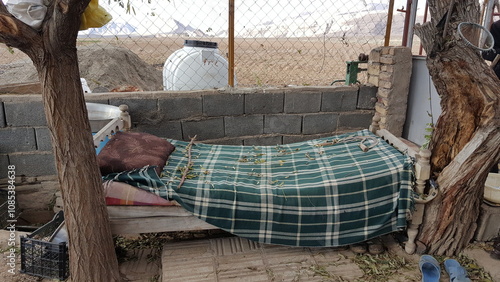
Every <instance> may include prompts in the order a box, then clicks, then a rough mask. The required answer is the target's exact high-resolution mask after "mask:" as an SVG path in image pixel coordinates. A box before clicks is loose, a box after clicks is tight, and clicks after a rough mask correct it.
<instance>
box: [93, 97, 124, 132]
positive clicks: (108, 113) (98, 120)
mask: <svg viewBox="0 0 500 282" xmlns="http://www.w3.org/2000/svg"><path fill="white" fill-rule="evenodd" d="M85 104H86V106H87V113H88V116H89V121H90V128H91V129H92V132H97V131H99V129H101V128H103V127H104V126H105V125H106V124H108V122H110V121H111V120H112V119H114V118H117V117H119V116H120V114H121V111H120V108H118V107H116V106H111V105H106V104H97V103H85Z"/></svg>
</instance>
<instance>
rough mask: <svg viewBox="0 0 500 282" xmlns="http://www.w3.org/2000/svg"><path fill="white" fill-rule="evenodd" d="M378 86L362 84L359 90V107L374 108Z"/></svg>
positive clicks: (364, 108)
mask: <svg viewBox="0 0 500 282" xmlns="http://www.w3.org/2000/svg"><path fill="white" fill-rule="evenodd" d="M377 91H378V87H374V86H361V87H360V88H359V92H358V105H357V108H358V109H362V110H373V109H375V103H376V102H377Z"/></svg>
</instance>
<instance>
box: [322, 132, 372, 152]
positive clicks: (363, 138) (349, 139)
mask: <svg viewBox="0 0 500 282" xmlns="http://www.w3.org/2000/svg"><path fill="white" fill-rule="evenodd" d="M367 140H370V141H372V144H371V145H369V146H366V145H365V144H364V142H365V141H367ZM353 141H359V147H360V148H361V150H362V151H363V152H368V151H369V150H370V149H371V148H373V147H375V146H377V145H378V143H379V140H378V139H377V138H375V137H372V136H353V137H346V138H342V139H333V140H332V141H331V142H325V143H320V144H316V145H315V146H316V147H323V146H330V145H335V144H338V143H347V142H353Z"/></svg>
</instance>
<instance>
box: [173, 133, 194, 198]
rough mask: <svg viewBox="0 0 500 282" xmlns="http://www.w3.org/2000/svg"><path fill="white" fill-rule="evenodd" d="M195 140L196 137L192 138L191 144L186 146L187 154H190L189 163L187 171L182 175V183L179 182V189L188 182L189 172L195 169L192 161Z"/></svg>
mask: <svg viewBox="0 0 500 282" xmlns="http://www.w3.org/2000/svg"><path fill="white" fill-rule="evenodd" d="M194 140H196V135H195V136H194V137H193V138H191V142H189V144H188V145H187V146H186V150H187V154H188V163H187V166H186V169H185V170H184V172H183V173H182V178H181V182H179V185H177V189H180V188H181V186H182V184H183V183H184V180H186V176H187V174H188V173H189V171H190V170H191V168H192V167H193V162H192V161H191V147H193V144H194Z"/></svg>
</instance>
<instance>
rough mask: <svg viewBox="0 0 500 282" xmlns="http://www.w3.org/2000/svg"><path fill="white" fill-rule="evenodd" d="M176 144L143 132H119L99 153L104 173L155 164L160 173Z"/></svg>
mask: <svg viewBox="0 0 500 282" xmlns="http://www.w3.org/2000/svg"><path fill="white" fill-rule="evenodd" d="M174 149H175V147H174V145H172V144H170V142H168V141H167V140H165V139H162V138H159V137H156V136H154V135H151V134H147V133H142V132H117V133H116V134H115V135H114V136H113V138H111V140H109V142H108V143H107V144H106V146H104V148H103V149H102V151H101V152H100V153H99V155H97V162H98V163H99V168H100V169H101V174H102V175H107V174H110V173H114V172H122V171H128V170H132V169H137V168H142V167H144V166H147V165H155V166H157V167H156V172H157V173H158V175H160V173H161V171H162V169H163V166H165V163H166V162H167V159H168V157H169V156H170V154H171V153H172V152H173V151H174Z"/></svg>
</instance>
